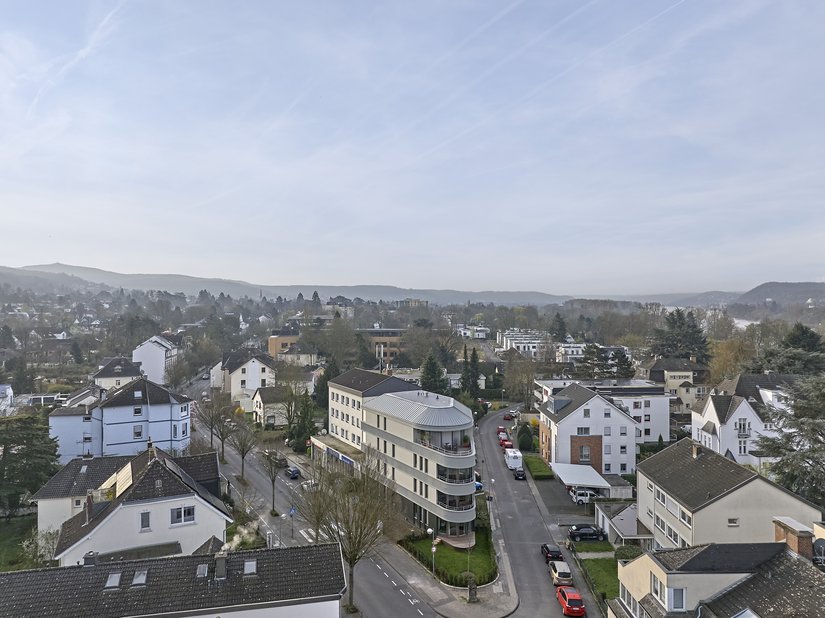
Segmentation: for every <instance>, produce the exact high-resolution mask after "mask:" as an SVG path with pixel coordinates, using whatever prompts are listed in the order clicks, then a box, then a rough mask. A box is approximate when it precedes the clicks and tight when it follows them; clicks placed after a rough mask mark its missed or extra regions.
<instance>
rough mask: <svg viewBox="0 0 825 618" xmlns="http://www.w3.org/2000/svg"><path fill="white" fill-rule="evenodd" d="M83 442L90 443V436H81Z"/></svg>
mask: <svg viewBox="0 0 825 618" xmlns="http://www.w3.org/2000/svg"><path fill="white" fill-rule="evenodd" d="M83 441H84V442H91V441H92V436H83Z"/></svg>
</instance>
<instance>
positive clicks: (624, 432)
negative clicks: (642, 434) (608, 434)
mask: <svg viewBox="0 0 825 618" xmlns="http://www.w3.org/2000/svg"><path fill="white" fill-rule="evenodd" d="M619 435H620V436H626V435H627V427H619Z"/></svg>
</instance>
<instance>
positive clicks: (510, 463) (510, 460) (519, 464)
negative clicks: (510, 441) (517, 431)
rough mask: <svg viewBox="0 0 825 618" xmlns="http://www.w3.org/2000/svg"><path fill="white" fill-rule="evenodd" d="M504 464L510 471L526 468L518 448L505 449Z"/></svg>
mask: <svg viewBox="0 0 825 618" xmlns="http://www.w3.org/2000/svg"><path fill="white" fill-rule="evenodd" d="M504 463H505V464H506V465H507V467H508V468H509V469H510V470H516V469H517V468H523V467H524V460H523V459H522V457H521V451H520V450H518V449H517V448H506V449H504Z"/></svg>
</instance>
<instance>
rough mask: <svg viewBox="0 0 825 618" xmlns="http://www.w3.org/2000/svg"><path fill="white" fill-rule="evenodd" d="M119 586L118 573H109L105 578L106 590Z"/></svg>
mask: <svg viewBox="0 0 825 618" xmlns="http://www.w3.org/2000/svg"><path fill="white" fill-rule="evenodd" d="M119 585H120V571H118V572H117V573H109V577H107V578H106V587H107V588H117V587H118V586H119Z"/></svg>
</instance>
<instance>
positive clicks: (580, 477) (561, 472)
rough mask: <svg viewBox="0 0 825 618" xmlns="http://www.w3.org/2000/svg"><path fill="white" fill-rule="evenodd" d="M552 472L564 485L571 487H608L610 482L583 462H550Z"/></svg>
mask: <svg viewBox="0 0 825 618" xmlns="http://www.w3.org/2000/svg"><path fill="white" fill-rule="evenodd" d="M550 467H551V468H552V469H553V472H554V473H555V475H556V476H557V477H559V480H560V481H561V482H562V483H564V484H565V485H568V486H572V487H592V488H594V489H610V483H608V482H607V481H605V480H604V478H602V475H601V474H599V473H598V472H596V471H595V470H594V469H593V468H592V467H591V466H585V465H583V464H563V463H554V464H550Z"/></svg>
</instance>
